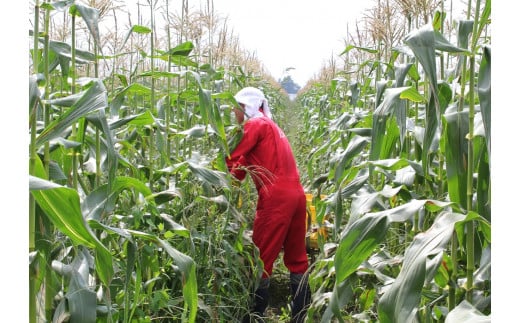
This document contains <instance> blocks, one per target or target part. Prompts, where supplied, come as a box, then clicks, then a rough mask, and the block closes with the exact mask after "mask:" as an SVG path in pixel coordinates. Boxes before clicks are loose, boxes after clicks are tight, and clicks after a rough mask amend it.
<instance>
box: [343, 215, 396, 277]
mask: <svg viewBox="0 0 520 323" xmlns="http://www.w3.org/2000/svg"><path fill="white" fill-rule="evenodd" d="M389 223H390V222H389V219H388V217H386V216H378V215H373V214H372V215H365V216H363V217H362V218H360V219H358V220H357V221H356V222H354V223H353V224H352V225H351V226H349V227H348V228H347V229H346V230H345V231H344V232H343V233H342V237H341V240H340V243H339V246H338V249H337V251H336V255H335V256H334V267H335V268H336V284H339V283H341V282H342V281H344V280H345V279H346V278H347V277H348V276H349V275H350V274H352V273H353V272H355V271H356V269H357V267H358V266H359V265H360V264H361V263H362V262H363V261H364V260H365V259H366V258H367V257H368V256H369V255H370V254H371V253H372V252H373V250H374V248H375V247H377V246H378V245H379V243H380V242H381V241H382V240H383V239H384V237H385V235H386V231H387V230H388V226H389Z"/></svg>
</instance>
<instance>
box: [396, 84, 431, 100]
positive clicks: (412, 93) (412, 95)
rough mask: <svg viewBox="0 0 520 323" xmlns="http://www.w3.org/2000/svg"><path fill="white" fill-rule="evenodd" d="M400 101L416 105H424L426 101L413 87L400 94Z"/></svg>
mask: <svg viewBox="0 0 520 323" xmlns="http://www.w3.org/2000/svg"><path fill="white" fill-rule="evenodd" d="M399 98H400V99H407V100H410V101H412V102H418V103H426V102H427V101H426V99H425V98H424V96H422V95H421V94H420V93H419V91H417V89H416V88H414V87H409V88H407V89H406V90H404V91H403V92H401V95H400V96H399Z"/></svg>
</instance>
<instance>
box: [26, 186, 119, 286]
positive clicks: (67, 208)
mask: <svg viewBox="0 0 520 323" xmlns="http://www.w3.org/2000/svg"><path fill="white" fill-rule="evenodd" d="M29 189H30V190H31V194H32V195H33V197H34V199H35V200H36V202H37V203H38V205H39V206H40V207H41V209H42V210H43V211H44V212H45V214H46V215H47V217H49V219H50V220H51V221H52V223H53V224H54V225H55V226H56V228H57V229H58V230H60V231H61V232H63V233H64V234H65V235H67V236H68V237H69V238H70V239H71V240H72V241H73V242H74V243H75V244H77V245H85V246H87V247H89V248H95V251H96V270H97V272H98V274H99V277H100V279H101V281H102V282H103V283H105V285H107V286H108V285H109V283H110V280H111V279H112V275H113V273H114V270H113V268H112V255H111V254H110V251H109V250H108V249H107V248H106V247H105V246H104V245H103V244H102V243H101V242H100V241H99V240H98V239H97V237H96V236H95V234H94V233H93V232H92V230H91V229H90V227H89V226H88V225H87V223H86V222H85V219H84V218H83V215H82V213H81V209H80V202H79V195H78V193H77V191H75V190H73V189H71V188H68V187H64V186H60V185H57V184H55V183H53V182H49V181H46V180H43V179H41V178H38V177H34V176H29Z"/></svg>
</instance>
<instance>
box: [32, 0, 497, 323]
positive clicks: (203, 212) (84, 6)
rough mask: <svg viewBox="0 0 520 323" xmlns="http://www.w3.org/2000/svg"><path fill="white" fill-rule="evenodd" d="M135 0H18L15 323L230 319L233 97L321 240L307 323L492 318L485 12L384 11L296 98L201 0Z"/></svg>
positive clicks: (245, 211)
mask: <svg viewBox="0 0 520 323" xmlns="http://www.w3.org/2000/svg"><path fill="white" fill-rule="evenodd" d="M143 2H144V3H143V4H141V5H139V6H138V9H139V12H138V19H137V21H133V17H131V15H130V14H129V13H128V10H127V9H126V2H124V1H107V0H104V1H103V0H88V1H79V0H66V1H40V0H36V1H32V2H31V4H30V6H31V8H30V17H29V20H30V22H31V23H30V30H29V61H30V64H29V67H30V68H29V69H30V70H29V100H28V103H29V114H28V116H29V120H28V121H29V135H30V142H29V152H28V153H29V154H28V155H29V189H30V194H29V277H28V278H29V319H30V322H125V323H127V322H128V323H130V322H143V323H144V322H238V321H239V320H240V318H241V317H242V316H243V315H244V314H245V313H246V312H247V311H248V308H249V306H250V302H251V299H250V293H251V292H252V291H253V290H254V289H255V288H256V284H257V283H258V278H259V274H261V270H262V263H261V261H260V260H259V258H258V252H257V250H256V248H255V247H254V245H253V243H252V241H251V237H250V230H251V224H252V220H253V217H254V212H255V204H256V191H255V188H254V185H253V183H252V181H251V180H250V179H247V180H246V181H245V183H243V184H242V185H241V186H240V187H236V186H234V185H232V178H231V175H230V174H229V172H228V171H227V168H226V165H225V157H226V156H227V155H228V154H229V153H230V150H231V149H232V147H234V145H235V144H236V142H237V140H239V138H240V131H241V127H240V126H239V125H237V124H235V122H234V120H233V116H232V113H231V108H232V107H233V106H234V105H236V102H235V100H234V98H233V95H234V93H236V92H237V91H238V90H240V89H241V88H242V87H244V86H256V87H259V88H261V89H263V91H264V92H265V94H266V96H267V98H268V100H269V105H270V106H271V107H272V110H273V115H274V119H275V120H276V121H277V123H278V124H280V126H281V127H282V128H284V130H285V131H286V133H287V135H288V137H289V139H290V141H291V145H292V148H293V151H294V153H295V155H296V158H297V161H298V167H299V170H300V175H301V180H302V184H303V185H304V186H305V188H306V191H307V193H309V194H312V196H314V198H313V200H312V205H313V207H315V211H316V219H317V223H318V227H321V229H323V230H325V231H326V232H327V234H326V235H319V237H318V241H317V248H315V249H313V250H310V251H309V253H310V259H311V266H310V269H309V271H310V272H309V274H310V276H309V283H310V285H311V291H312V304H311V307H310V309H309V311H308V313H307V321H308V322H382V323H390V322H399V323H401V322H457V323H458V322H490V315H491V165H490V155H491V37H490V25H491V19H490V14H491V0H484V1H481V0H468V1H467V7H466V9H465V14H466V19H465V20H453V19H452V18H451V13H452V12H451V9H450V8H451V1H440V0H439V1H434V0H421V1H409V0H385V1H384V0H378V1H377V2H376V5H375V7H374V9H373V10H372V11H370V12H369V13H368V15H367V19H366V25H364V26H359V28H357V29H356V33H355V34H351V35H346V37H347V39H346V46H345V48H344V49H343V51H342V53H341V55H340V57H341V59H342V60H343V61H342V62H341V64H340V62H331V63H330V64H329V66H326V67H324V69H323V70H322V71H321V73H320V75H319V77H317V78H316V79H314V80H312V81H311V82H309V83H308V84H307V85H306V86H305V87H304V88H303V89H302V90H300V92H299V93H298V96H297V97H296V99H295V100H294V101H291V100H289V97H288V95H287V94H286V93H285V92H284V91H283V89H282V88H281V87H280V85H279V84H278V83H277V82H276V81H275V80H274V79H273V78H272V77H271V76H270V75H269V74H268V73H267V72H266V71H265V69H264V68H263V66H262V63H261V62H260V61H259V60H258V58H256V57H255V56H254V55H252V54H250V53H249V52H247V50H245V49H243V48H241V46H240V43H239V41H238V38H237V36H235V35H234V34H233V32H232V31H231V30H230V29H229V28H228V26H227V25H226V22H225V21H223V20H222V19H220V17H218V16H217V15H215V13H214V8H213V2H212V1H209V0H208V1H206V2H205V4H204V6H203V8H202V9H201V10H193V9H192V8H191V7H190V4H189V1H188V0H183V1H173V2H172V1H168V0H146V1H143ZM341 50H342V49H339V51H341ZM318 197H321V198H318ZM312 229H314V230H318V229H319V230H321V229H320V228H315V227H314V228H312ZM284 270H285V269H284V268H283V267H282V265H281V263H280V265H278V269H277V271H278V272H277V273H275V275H277V274H280V275H281V274H283V273H284ZM280 297H281V298H282V301H286V303H287V304H288V303H289V298H288V297H289V296H288V295H284V294H283V292H281V296H280ZM288 313H290V310H289V309H288V305H286V306H283V305H281V306H280V307H279V308H278V312H277V313H274V314H273V315H272V317H271V319H272V322H289V316H288V315H289V314H288Z"/></svg>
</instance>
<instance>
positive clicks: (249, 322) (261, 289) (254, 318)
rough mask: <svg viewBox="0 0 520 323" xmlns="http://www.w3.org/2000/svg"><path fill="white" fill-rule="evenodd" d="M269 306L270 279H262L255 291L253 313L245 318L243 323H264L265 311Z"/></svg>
mask: <svg viewBox="0 0 520 323" xmlns="http://www.w3.org/2000/svg"><path fill="white" fill-rule="evenodd" d="M267 305H269V278H262V280H261V281H260V285H259V286H258V288H257V290H256V291H255V299H254V306H253V309H252V310H251V313H249V314H247V315H246V316H244V318H243V319H242V323H263V322H264V320H263V317H264V313H265V310H266V309H267Z"/></svg>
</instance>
